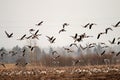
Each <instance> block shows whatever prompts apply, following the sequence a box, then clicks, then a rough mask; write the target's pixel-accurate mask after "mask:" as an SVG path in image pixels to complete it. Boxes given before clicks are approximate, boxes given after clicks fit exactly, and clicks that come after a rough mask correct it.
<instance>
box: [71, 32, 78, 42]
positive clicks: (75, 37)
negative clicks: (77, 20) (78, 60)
mask: <svg viewBox="0 0 120 80" xmlns="http://www.w3.org/2000/svg"><path fill="white" fill-rule="evenodd" d="M77 36H78V34H77V33H76V34H75V36H70V37H72V38H73V39H74V40H75V41H76V40H77ZM75 41H74V42H75Z"/></svg>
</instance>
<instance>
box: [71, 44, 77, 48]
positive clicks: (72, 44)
mask: <svg viewBox="0 0 120 80" xmlns="http://www.w3.org/2000/svg"><path fill="white" fill-rule="evenodd" d="M73 45H74V46H76V47H77V48H78V46H77V44H76V43H71V44H70V47H72V46H73Z"/></svg>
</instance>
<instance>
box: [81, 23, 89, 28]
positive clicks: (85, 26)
mask: <svg viewBox="0 0 120 80" xmlns="http://www.w3.org/2000/svg"><path fill="white" fill-rule="evenodd" d="M89 25H90V23H87V24H86V25H84V26H83V25H81V26H82V27H83V28H87V27H88V26H89Z"/></svg>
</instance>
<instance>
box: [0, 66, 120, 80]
mask: <svg viewBox="0 0 120 80" xmlns="http://www.w3.org/2000/svg"><path fill="white" fill-rule="evenodd" d="M6 65H7V67H6V68H2V67H0V80H120V65H111V66H105V65H101V66H81V67H80V66H74V67H43V66H32V65H30V64H28V65H27V66H26V67H24V68H23V67H16V66H15V65H14V64H6Z"/></svg>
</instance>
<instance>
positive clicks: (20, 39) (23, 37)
mask: <svg viewBox="0 0 120 80" xmlns="http://www.w3.org/2000/svg"><path fill="white" fill-rule="evenodd" d="M25 36H26V34H25V35H23V36H22V37H21V38H20V39H18V40H23V39H24V38H25Z"/></svg>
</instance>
